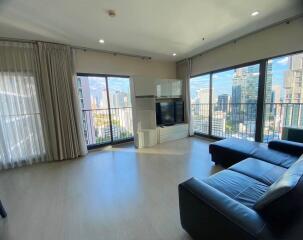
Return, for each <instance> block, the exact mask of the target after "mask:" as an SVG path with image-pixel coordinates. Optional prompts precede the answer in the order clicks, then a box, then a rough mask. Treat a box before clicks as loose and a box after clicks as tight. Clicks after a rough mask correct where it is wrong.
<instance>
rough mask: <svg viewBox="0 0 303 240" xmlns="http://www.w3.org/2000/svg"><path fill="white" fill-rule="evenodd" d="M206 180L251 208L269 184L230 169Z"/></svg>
mask: <svg viewBox="0 0 303 240" xmlns="http://www.w3.org/2000/svg"><path fill="white" fill-rule="evenodd" d="M204 182H205V183H207V184H209V185H210V186H212V187H213V188H216V189H217V190H219V191H221V192H223V193H225V194H226V195H228V196H229V197H231V198H233V199H234V200H236V201H239V202H240V203H242V204H244V205H246V206H247V207H250V208H252V207H253V206H254V205H255V203H256V201H258V200H259V198H260V197H261V196H262V195H263V194H264V193H265V192H266V191H267V189H268V185H267V184H265V183H263V182H260V181H258V180H256V179H254V178H251V177H249V176H246V175H244V174H242V173H239V172H236V171H232V170H228V169H227V170H223V171H221V172H219V173H216V174H214V175H212V176H211V177H209V178H207V179H205V180H204Z"/></svg>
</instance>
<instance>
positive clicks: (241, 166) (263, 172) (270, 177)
mask: <svg viewBox="0 0 303 240" xmlns="http://www.w3.org/2000/svg"><path fill="white" fill-rule="evenodd" d="M229 169H230V170H232V171H236V172H239V173H242V174H244V175H247V176H249V177H252V178H254V179H256V180H258V181H260V182H263V183H265V184H266V185H268V186H270V185H271V184H273V183H274V182H275V181H276V180H278V179H279V178H280V177H281V175H282V174H283V173H284V172H285V171H286V170H287V169H286V168H283V167H280V166H277V165H275V164H271V163H268V162H265V161H262V160H259V159H255V158H247V159H245V160H243V161H241V162H239V163H237V164H235V165H233V166H231V167H230V168H229Z"/></svg>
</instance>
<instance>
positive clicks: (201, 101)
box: [190, 74, 210, 134]
mask: <svg viewBox="0 0 303 240" xmlns="http://www.w3.org/2000/svg"><path fill="white" fill-rule="evenodd" d="M209 84H210V75H209V74H207V75H202V76H198V77H194V78H191V79H190V100H191V114H192V122H193V130H194V132H197V133H201V134H208V133H209V91H210V89H209Z"/></svg>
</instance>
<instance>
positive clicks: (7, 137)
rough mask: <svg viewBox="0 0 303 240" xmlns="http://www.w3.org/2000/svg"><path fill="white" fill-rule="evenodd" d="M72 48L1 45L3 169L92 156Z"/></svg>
mask: <svg viewBox="0 0 303 240" xmlns="http://www.w3.org/2000/svg"><path fill="white" fill-rule="evenodd" d="M76 86H77V84H76V77H75V71H74V64H73V53H72V50H71V48H70V47H69V46H64V45H59V44H50V43H42V42H39V43H17V42H8V41H0V169H2V168H12V167H16V166H21V165H24V164H31V163H33V162H41V161H53V160H63V159H71V158H76V157H78V156H80V155H84V154H86V153H87V148H86V143H85V139H84V134H83V129H82V116H81V110H80V102H79V98H78V95H77V87H76Z"/></svg>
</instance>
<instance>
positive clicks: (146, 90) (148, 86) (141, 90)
mask: <svg viewBox="0 0 303 240" xmlns="http://www.w3.org/2000/svg"><path fill="white" fill-rule="evenodd" d="M133 81H134V89H135V96H155V95H156V84H155V79H154V78H148V77H133Z"/></svg>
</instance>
